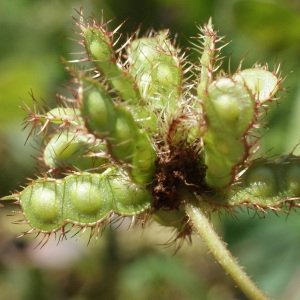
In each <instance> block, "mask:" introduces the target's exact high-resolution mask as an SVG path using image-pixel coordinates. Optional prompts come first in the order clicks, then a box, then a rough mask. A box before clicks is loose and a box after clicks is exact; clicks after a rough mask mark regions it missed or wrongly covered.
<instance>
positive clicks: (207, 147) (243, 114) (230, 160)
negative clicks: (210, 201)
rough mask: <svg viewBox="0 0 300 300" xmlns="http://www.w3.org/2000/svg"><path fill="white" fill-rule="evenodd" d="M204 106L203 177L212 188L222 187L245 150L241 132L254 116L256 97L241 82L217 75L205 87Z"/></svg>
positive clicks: (230, 180) (228, 179)
mask: <svg viewBox="0 0 300 300" xmlns="http://www.w3.org/2000/svg"><path fill="white" fill-rule="evenodd" d="M203 106H204V108H203V109H204V113H205V116H206V120H207V131H206V133H205V134H204V136H203V141H204V152H205V164H206V166H207V172H206V178H205V180H206V183H207V184H208V185H209V186H211V187H214V188H222V187H224V186H226V185H228V184H230V183H231V182H232V180H233V179H234V172H233V168H234V167H235V166H237V165H238V164H240V163H241V162H242V161H243V159H244V157H245V155H246V153H247V150H246V141H245V139H244V135H245V134H246V132H247V130H248V128H249V127H250V125H251V124H252V122H253V121H254V119H255V100H254V97H253V96H252V95H251V93H249V91H248V89H247V87H245V85H244V84H240V83H237V82H235V81H234V80H232V79H229V78H220V79H218V80H217V81H214V82H213V83H212V84H211V85H210V86H209V87H208V90H207V94H206V96H205V97H204V100H203Z"/></svg>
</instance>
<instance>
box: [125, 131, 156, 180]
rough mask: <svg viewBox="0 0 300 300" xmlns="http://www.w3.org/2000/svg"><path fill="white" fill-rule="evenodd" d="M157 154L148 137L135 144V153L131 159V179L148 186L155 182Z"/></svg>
mask: <svg viewBox="0 0 300 300" xmlns="http://www.w3.org/2000/svg"><path fill="white" fill-rule="evenodd" d="M155 162H156V153H155V151H154V149H153V148H152V145H151V143H150V141H149V140H148V139H147V137H146V136H141V137H140V138H139V139H138V140H137V141H136V143H135V153H134V154H133V156H132V159H131V165H130V172H129V175H130V176H131V178H132V179H133V180H134V181H135V182H137V183H139V184H148V183H150V182H151V181H152V180H153V176H154V173H155V170H156V165H155Z"/></svg>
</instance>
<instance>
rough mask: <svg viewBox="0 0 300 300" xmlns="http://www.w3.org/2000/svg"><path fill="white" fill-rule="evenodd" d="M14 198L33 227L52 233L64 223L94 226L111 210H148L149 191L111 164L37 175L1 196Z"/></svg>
mask: <svg viewBox="0 0 300 300" xmlns="http://www.w3.org/2000/svg"><path fill="white" fill-rule="evenodd" d="M13 199H17V200H18V202H19V203H20V205H21V207H22V210H23V214H24V216H25V218H26V220H27V222H28V223H29V224H30V225H31V227H32V228H33V230H30V231H28V233H29V232H34V231H35V232H43V233H46V234H49V235H50V234H52V233H54V232H57V231H59V230H61V231H62V232H64V227H65V226H66V225H67V224H69V223H70V224H73V225H74V226H79V227H81V228H85V227H97V228H99V226H100V225H101V224H105V223H106V222H108V221H109V220H110V217H111V215H112V214H113V213H115V214H119V215H120V216H137V215H140V214H142V213H144V212H146V211H148V210H150V208H151V206H152V202H153V197H152V195H151V193H150V192H149V191H148V190H146V189H144V188H142V187H140V185H137V184H134V183H132V182H131V181H130V179H129V178H128V177H124V174H118V173H116V172H115V170H114V169H113V168H111V169H107V170H106V172H104V173H102V174H90V173H79V174H73V175H69V176H66V177H65V178H64V179H60V180H55V179H38V180H36V181H33V182H32V183H31V184H30V185H29V186H28V187H26V188H25V189H24V190H23V191H22V192H20V193H18V194H13V195H11V196H7V197H5V198H2V199H1V200H13Z"/></svg>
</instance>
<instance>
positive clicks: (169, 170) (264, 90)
mask: <svg viewBox="0 0 300 300" xmlns="http://www.w3.org/2000/svg"><path fill="white" fill-rule="evenodd" d="M77 25H78V28H79V30H80V32H79V35H80V36H81V38H82V40H81V41H79V43H80V44H81V45H82V46H83V47H84V50H85V51H84V52H83V53H85V54H86V57H83V58H82V57H81V58H80V59H78V60H73V61H72V63H74V62H75V63H76V64H80V67H79V68H77V67H75V66H73V65H72V63H71V62H68V63H66V64H67V70H68V71H69V73H70V74H71V75H72V76H73V77H72V81H71V84H70V86H69V89H70V90H71V92H72V93H71V94H72V97H71V98H67V97H63V96H60V97H59V99H60V100H61V102H62V104H63V105H61V107H56V108H54V109H51V110H49V111H48V112H44V113H43V114H38V113H36V112H35V111H30V110H29V116H28V118H27V125H28V124H29V123H31V124H33V125H34V126H37V124H39V125H40V130H39V131H38V134H40V133H43V138H44V143H45V147H44V150H43V156H42V160H43V162H44V164H45V165H46V167H47V168H48V169H49V170H46V172H44V173H45V175H44V178H40V179H38V180H36V181H33V182H32V183H31V184H29V186H28V187H26V188H25V189H24V190H23V191H21V192H20V193H17V194H13V195H12V196H8V197H4V198H3V200H11V199H17V200H18V203H19V204H20V205H21V207H22V210H23V212H24V216H25V218H26V219H27V221H28V223H29V224H31V226H32V227H33V229H35V230H36V231H39V232H44V233H45V234H46V235H50V234H51V233H52V232H57V231H61V232H62V233H63V234H64V232H65V230H67V229H66V225H67V224H73V226H75V227H76V226H79V227H80V228H85V227H92V228H98V229H99V226H100V225H102V224H103V225H105V224H106V223H107V222H109V220H110V219H111V216H112V215H113V214H117V215H119V216H121V217H122V216H139V215H142V214H144V213H145V212H146V211H150V212H151V213H152V214H153V218H154V219H155V220H156V221H157V222H158V223H160V224H161V225H163V226H172V227H174V228H175V229H176V230H177V233H178V234H177V237H186V236H188V237H189V236H190V235H191V232H192V225H191V224H190V223H189V219H188V217H187V215H186V213H185V210H184V205H185V200H184V199H183V198H184V197H182V195H181V191H182V190H184V191H186V190H187V189H190V192H192V193H193V195H194V194H196V195H198V196H199V199H205V201H206V202H207V203H206V205H208V206H209V205H212V206H213V208H215V207H221V206H223V207H231V206H235V205H240V204H241V203H248V204H249V203H252V204H253V205H260V206H261V207H265V206H268V205H269V206H270V207H275V206H276V205H279V204H280V201H281V200H280V197H285V198H288V197H299V196H300V195H299V190H300V188H299V185H298V183H297V179H296V178H297V176H298V173H299V172H300V171H299V169H300V164H299V163H298V161H297V160H296V159H295V158H293V159H287V161H286V162H285V163H283V164H282V166H281V164H280V163H278V162H276V163H270V162H265V161H261V162H255V163H253V165H251V166H248V165H246V162H249V160H250V159H249V156H250V155H251V151H252V148H251V147H252V146H253V144H254V143H255V138H254V136H256V132H255V129H256V128H257V127H259V122H260V118H259V117H260V114H261V113H262V112H261V110H260V107H261V106H265V103H266V102H267V101H270V100H272V99H273V97H274V96H275V93H276V92H277V91H278V89H279V84H280V79H278V76H277V75H278V72H274V73H271V72H269V71H268V70H267V68H266V67H261V66H255V67H253V68H250V69H246V70H241V67H239V69H238V70H237V72H236V73H235V74H233V75H226V74H225V72H224V71H223V72H220V73H219V74H217V70H218V68H219V65H220V63H219V62H218V60H219V54H220V51H221V49H222V47H219V48H218V47H216V44H217V43H218V42H219V41H220V40H221V38H219V37H218V36H217V32H216V31H214V30H213V26H212V23H211V20H210V21H209V22H208V24H207V25H205V26H204V27H203V28H200V30H201V34H200V35H199V38H200V39H202V41H203V43H202V45H200V46H198V49H197V50H198V52H199V50H200V52H201V53H202V54H201V57H199V60H198V61H199V65H196V64H193V63H191V64H190V63H187V62H186V58H184V55H182V54H181V53H182V51H181V50H179V49H178V48H177V47H176V46H175V44H174V43H172V42H171V40H170V38H169V32H168V31H167V30H163V31H160V32H158V33H154V32H153V31H151V32H150V34H149V36H148V37H137V36H136V35H134V36H132V37H131V38H130V39H129V40H127V41H126V42H125V43H124V44H123V46H121V47H119V50H117V51H116V50H115V49H114V48H115V46H116V44H118V43H119V39H117V41H116V40H114V37H115V36H116V34H117V30H114V31H113V32H109V31H108V30H107V23H106V24H99V23H98V22H97V21H96V20H95V19H93V21H92V22H91V23H90V22H89V21H88V20H86V19H85V18H84V17H83V16H82V13H81V14H80V17H79V20H78V22H77ZM118 38H119V37H118ZM120 38H121V37H120ZM120 41H121V39H120ZM82 64H84V65H82ZM187 66H188V67H187ZM190 71H191V73H190V75H188V76H187V78H184V75H185V74H186V73H188V72H190ZM198 71H199V74H198ZM191 78H193V79H192V80H191V81H190V82H188V81H189V80H190V79H191ZM196 94H197V95H196ZM27 125H26V126H27ZM48 127H50V128H51V130H46V129H48ZM30 132H31V133H32V132H33V130H31V131H30ZM49 132H50V134H49ZM245 167H247V168H248V170H247V171H246V172H245V174H244V175H243V176H239V174H241V173H240V171H241V170H243V168H245ZM116 170H117V171H116ZM43 171H44V170H43ZM74 172H78V173H74ZM49 173H51V174H53V175H52V176H55V177H57V178H59V179H54V178H49V177H47V176H48V174H49ZM274 174H275V175H274ZM280 175H284V176H285V177H284V178H285V179H284V180H283V183H281V182H280V181H279V179H278V178H279V177H280ZM63 176H65V177H64V178H62V177H63ZM277 177H278V178H277ZM237 181H238V182H239V183H236V182H237ZM182 187H184V188H183V189H181V188H182ZM267 197H269V198H270V199H271V200H270V201H271V202H272V201H273V202H274V201H275V204H274V203H273V202H272V203H273V204H272V203H271V202H270V203H271V204H270V203H269V204H268V202H267V204H263V203H266V202H264V201H265V200H266V198H267ZM241 201H242V202H241ZM251 201H252V202H251ZM264 205H265V206H264Z"/></svg>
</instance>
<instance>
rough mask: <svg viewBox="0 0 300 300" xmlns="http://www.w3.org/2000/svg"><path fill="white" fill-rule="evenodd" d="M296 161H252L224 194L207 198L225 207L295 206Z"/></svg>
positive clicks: (299, 165)
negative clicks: (251, 205) (249, 205)
mask: <svg viewBox="0 0 300 300" xmlns="http://www.w3.org/2000/svg"><path fill="white" fill-rule="evenodd" d="M299 197H300V161H299V158H298V157H296V156H292V155H288V156H285V157H283V158H279V159H278V160H276V161H268V160H265V159H262V160H257V161H255V162H253V163H252V164H251V165H250V166H249V167H248V169H247V171H246V172H245V173H244V174H243V175H242V176H241V177H240V178H239V180H238V183H236V184H234V185H233V186H231V187H230V188H228V189H227V190H225V191H221V192H217V193H216V194H215V195H213V196H212V197H210V198H209V199H207V200H208V201H211V202H218V203H222V205H226V206H237V205H241V204H243V205H245V204H246V205H247V204H253V205H254V206H255V207H257V208H261V209H263V210H264V209H266V208H271V209H275V210H276V209H280V208H281V207H282V206H283V205H284V203H291V204H293V203H299Z"/></svg>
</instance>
